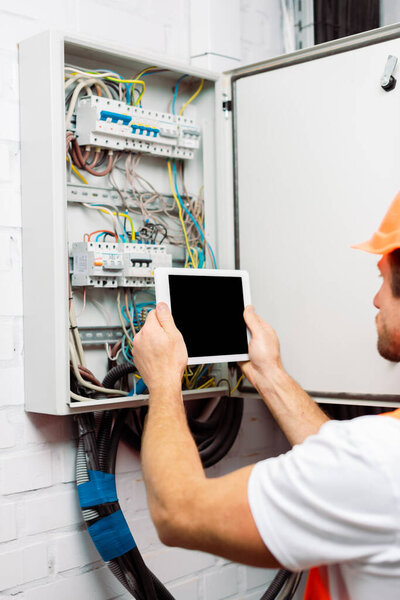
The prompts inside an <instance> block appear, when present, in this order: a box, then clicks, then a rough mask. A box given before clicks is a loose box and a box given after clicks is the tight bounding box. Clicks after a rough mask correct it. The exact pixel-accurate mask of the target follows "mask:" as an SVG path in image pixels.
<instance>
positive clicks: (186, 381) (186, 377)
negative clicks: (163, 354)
mask: <svg viewBox="0 0 400 600" xmlns="http://www.w3.org/2000/svg"><path fill="white" fill-rule="evenodd" d="M183 377H184V379H185V383H186V387H189V376H188V370H187V368H186V369H185V372H184V373H183Z"/></svg>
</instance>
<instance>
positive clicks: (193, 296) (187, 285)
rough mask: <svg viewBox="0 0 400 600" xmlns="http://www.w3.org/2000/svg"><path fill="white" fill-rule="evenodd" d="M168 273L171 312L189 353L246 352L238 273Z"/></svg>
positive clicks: (211, 354)
mask: <svg viewBox="0 0 400 600" xmlns="http://www.w3.org/2000/svg"><path fill="white" fill-rule="evenodd" d="M168 277H169V287H170V296H171V312H172V316H173V317H174V320H175V324H176V326H177V328H178V329H179V331H180V332H181V333H182V335H183V338H184V340H185V343H186V346H187V349H188V354H189V357H196V356H221V355H227V354H247V353H248V344H247V334H246V325H245V322H244V319H243V310H244V302H243V287H242V279H241V277H218V276H208V275H199V276H196V275H169V276H168Z"/></svg>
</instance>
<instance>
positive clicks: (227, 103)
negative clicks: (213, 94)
mask: <svg viewBox="0 0 400 600" xmlns="http://www.w3.org/2000/svg"><path fill="white" fill-rule="evenodd" d="M222 110H223V111H224V115H225V118H226V119H227V118H228V114H229V113H230V112H232V100H223V101H222Z"/></svg>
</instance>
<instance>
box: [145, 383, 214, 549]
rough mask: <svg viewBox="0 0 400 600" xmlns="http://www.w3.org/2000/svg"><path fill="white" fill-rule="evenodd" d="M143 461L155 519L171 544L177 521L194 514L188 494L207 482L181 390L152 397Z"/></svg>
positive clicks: (163, 392) (169, 391)
mask: <svg viewBox="0 0 400 600" xmlns="http://www.w3.org/2000/svg"><path fill="white" fill-rule="evenodd" d="M141 459H142V468H143V475H144V479H145V483H146V490H147V497H148V501H149V507H150V511H151V514H152V518H153V520H154V522H155V524H156V526H157V529H158V530H159V533H160V537H162V538H163V537H164V541H166V542H167V543H168V535H169V531H172V530H174V532H176V529H179V527H180V524H179V523H178V524H177V522H176V519H179V518H180V517H181V518H182V519H184V518H186V515H188V514H190V506H188V503H190V494H188V491H190V493H191V494H192V493H193V492H194V493H195V489H196V486H198V485H199V484H201V483H203V482H204V481H205V475H204V471H203V467H202V464H201V460H200V457H199V453H198V450H197V448H196V444H195V442H194V440H193V438H192V435H191V433H190V431H189V428H188V425H187V420H186V413H185V408H184V406H183V402H182V392H181V390H180V389H176V390H168V389H167V390H160V391H158V392H155V391H154V392H152V393H151V394H150V401H149V412H148V415H147V420H146V427H145V432H144V436H143V440H142V449H141Z"/></svg>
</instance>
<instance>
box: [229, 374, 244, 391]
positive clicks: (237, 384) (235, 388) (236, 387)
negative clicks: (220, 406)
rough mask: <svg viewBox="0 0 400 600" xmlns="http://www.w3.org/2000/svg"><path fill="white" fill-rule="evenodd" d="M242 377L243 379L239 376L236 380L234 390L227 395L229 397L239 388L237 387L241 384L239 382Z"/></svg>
mask: <svg viewBox="0 0 400 600" xmlns="http://www.w3.org/2000/svg"><path fill="white" fill-rule="evenodd" d="M243 377H244V375H241V376H240V377H239V379H238V380H237V382H236V385H235V387H234V388H233V389H232V390H231V393H230V394H229V395H230V396H232V394H233V392H236V390H237V389H238V387H239V385H240V383H241V381H242V379H243Z"/></svg>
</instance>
